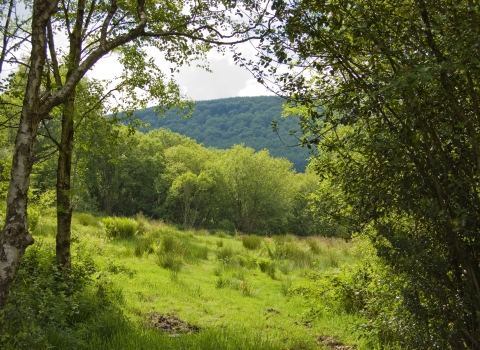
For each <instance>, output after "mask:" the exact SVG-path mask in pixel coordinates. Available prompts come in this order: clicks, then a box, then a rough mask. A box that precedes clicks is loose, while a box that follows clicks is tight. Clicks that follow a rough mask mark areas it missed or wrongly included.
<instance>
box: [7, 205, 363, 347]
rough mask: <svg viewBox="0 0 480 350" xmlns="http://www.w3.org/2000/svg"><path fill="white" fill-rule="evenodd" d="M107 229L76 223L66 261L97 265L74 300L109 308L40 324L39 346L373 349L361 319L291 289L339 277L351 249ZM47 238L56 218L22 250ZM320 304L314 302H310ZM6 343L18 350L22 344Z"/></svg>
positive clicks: (48, 218) (290, 239) (151, 228)
mask: <svg viewBox="0 0 480 350" xmlns="http://www.w3.org/2000/svg"><path fill="white" fill-rule="evenodd" d="M109 225H111V223H109V222H108V221H105V219H104V220H103V222H102V219H101V218H100V217H95V216H92V215H90V214H78V215H76V216H75V218H74V226H73V242H74V243H73V251H74V257H73V261H74V264H75V263H79V264H81V261H85V260H86V259H87V260H91V261H93V263H94V265H95V266H96V268H95V270H94V272H92V274H93V275H92V276H90V277H91V279H92V280H93V281H94V282H91V283H90V284H91V285H93V284H95V287H91V288H94V289H95V292H94V293H93V292H92V293H93V294H92V295H94V296H93V297H92V296H90V297H84V298H83V299H80V300H90V299H89V298H91V300H92V301H91V303H92V305H95V301H94V300H96V299H98V300H103V299H102V298H103V297H104V296H103V295H100V297H99V296H98V295H99V293H100V294H101V293H104V294H105V293H106V294H108V298H106V297H105V298H106V299H105V300H108V303H111V304H112V307H110V308H108V309H106V311H105V312H100V313H96V314H95V315H94V316H88V317H87V316H82V317H83V318H82V317H80V316H78V314H80V315H83V314H86V313H85V312H82V311H79V312H77V316H75V315H74V316H72V318H70V319H69V321H68V322H67V323H68V325H69V326H68V327H70V329H72V331H69V332H66V331H65V332H63V331H62V329H63V328H62V327H60V326H52V327H50V326H48V324H47V326H46V327H42V328H43V329H42V330H41V331H40V330H39V331H38V334H42V337H43V340H44V342H43V343H39V344H49V346H50V347H49V348H57V349H72V348H86V349H353V348H355V349H372V343H371V342H370V343H368V342H367V341H366V339H364V338H360V337H359V335H360V334H359V333H358V331H357V330H356V329H357V327H356V326H358V324H360V323H361V322H363V321H364V320H363V319H362V318H361V317H360V316H359V315H357V314H355V313H346V312H333V311H329V310H328V308H329V306H328V305H325V307H324V308H323V307H322V305H316V307H315V308H312V305H311V301H312V298H311V296H310V297H309V298H307V296H306V295H303V293H302V288H298V287H299V286H300V287H301V286H303V285H305V284H307V283H309V281H310V279H309V278H308V276H309V275H310V274H312V273H313V274H315V273H321V272H325V271H340V270H342V269H346V268H347V267H348V266H349V265H350V264H352V263H353V262H354V261H356V260H358V259H359V258H360V256H359V253H358V250H357V249H355V247H354V244H353V243H351V242H348V243H347V242H345V241H344V240H339V239H326V238H321V237H310V238H306V239H299V238H297V237H295V236H291V235H286V236H275V237H258V236H241V235H234V236H231V235H228V234H226V233H224V232H208V231H206V230H200V231H194V230H178V229H177V228H175V227H172V226H168V225H165V224H163V223H161V222H148V221H147V220H146V219H145V218H142V217H138V218H137V220H135V221H133V220H130V222H127V221H125V222H123V223H118V225H117V226H116V227H115V229H112V228H111V227H110V226H109ZM112 225H113V224H112ZM122 225H123V227H122ZM129 225H134V229H133V230H132V228H131V227H129ZM109 227H110V228H109ZM112 227H113V226H112ZM122 230H123V231H122ZM128 230H130V231H128ZM54 233H55V224H54V218H53V215H42V216H41V217H40V218H39V220H38V223H36V225H35V229H34V237H35V238H36V240H37V244H36V246H37V247H36V248H29V249H37V250H39V249H40V247H46V248H44V249H46V250H48V251H51V252H53V244H54ZM52 255H53V254H52ZM98 281H101V283H100V282H98ZM92 290H93V289H92ZM102 291H103V292H102ZM294 291H296V292H294ZM321 300H322V296H321V295H318V296H315V303H317V304H318V303H321ZM80 304H82V303H80ZM84 304H85V305H87V304H88V303H87V302H85V303H84ZM85 305H84V306H83V307H85ZM81 307H82V306H81V305H80V306H79V308H81ZM90 307H91V308H95V307H97V308H99V309H100V308H102V307H103V306H102V305H97V306H90ZM319 310H320V312H319ZM90 313H92V314H93V313H94V311H90ZM72 320H73V321H72ZM50 328H52V329H50ZM31 336H32V335H31ZM12 339H13V338H12ZM6 343H8V342H6ZM6 343H5V344H6ZM9 344H10V346H11V347H12V348H15V346H17V347H19V348H21V347H22V346H25V347H26V346H27V345H22V344H28V342H26V343H22V342H20V341H16V342H13V341H11V342H10V343H9ZM12 344H16V345H12ZM42 346H43V345H42ZM45 348H47V347H45Z"/></svg>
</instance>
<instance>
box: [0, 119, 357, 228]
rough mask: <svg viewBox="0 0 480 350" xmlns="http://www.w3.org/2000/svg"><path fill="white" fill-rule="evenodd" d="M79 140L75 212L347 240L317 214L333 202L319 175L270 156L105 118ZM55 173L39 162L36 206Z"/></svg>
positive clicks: (43, 149) (42, 144) (44, 145)
mask: <svg viewBox="0 0 480 350" xmlns="http://www.w3.org/2000/svg"><path fill="white" fill-rule="evenodd" d="M93 130H94V131H93ZM132 132H133V133H132ZM77 138H78V140H77V143H78V144H79V145H82V147H79V148H78V150H76V152H75V157H74V165H73V166H74V169H75V174H74V178H73V198H74V205H75V208H76V210H84V211H98V212H102V213H105V214H107V215H115V216H135V215H136V214H138V213H143V214H144V215H146V216H148V217H151V218H154V219H161V220H164V221H167V222H172V223H176V224H180V225H184V226H186V227H202V228H209V229H222V230H226V231H229V232H234V231H235V230H237V231H240V232H244V233H261V234H280V233H285V232H290V233H293V234H297V235H312V234H321V235H324V236H345V237H346V235H347V232H346V230H345V229H344V227H343V226H342V225H339V224H337V223H336V222H334V221H332V216H331V215H330V213H328V212H327V211H325V210H324V208H323V207H322V208H321V209H320V208H319V207H317V208H314V205H313V204H314V203H317V202H318V198H319V197H321V198H327V194H325V193H324V191H325V188H323V190H322V189H319V188H318V178H317V176H316V175H315V174H314V173H313V172H312V171H307V172H306V173H296V172H295V170H294V169H293V168H292V163H290V162H289V161H288V160H286V159H282V158H273V157H271V156H270V154H269V152H268V151H267V150H261V151H259V152H255V151H254V150H253V149H252V148H248V147H245V146H243V145H235V146H233V147H232V148H230V149H227V150H219V149H215V148H206V147H204V146H203V145H201V144H198V143H197V142H196V141H195V140H192V139H190V138H188V137H186V136H182V135H180V134H177V133H173V132H171V131H169V130H165V129H156V130H152V131H150V132H148V133H142V132H139V131H132V129H131V128H128V127H125V126H122V125H115V124H113V123H112V122H111V121H109V120H107V119H103V118H99V119H98V120H97V122H96V123H94V126H92V128H91V129H90V131H89V132H79V133H78V135H77ZM51 142H52V141H51V139H50V138H48V137H43V136H40V137H39V142H38V143H37V151H38V154H39V155H43V154H47V155H48V150H49V149H51V147H49V146H48V145H49V144H51ZM5 152H6V150H5ZM5 171H8V170H7V169H5ZM5 171H4V172H5ZM55 172H56V167H55V159H54V157H50V158H46V159H42V158H41V157H39V162H38V163H37V164H36V165H35V167H34V171H33V174H34V176H33V182H32V195H31V197H32V199H33V200H34V202H33V205H35V203H37V202H38V201H43V202H44V201H45V200H46V199H45V198H47V197H49V196H50V197H52V196H54V194H53V193H52V188H53V187H54V179H55ZM3 180H6V177H4V179H3ZM3 183H4V182H2V184H3ZM322 191H323V192H322ZM327 192H328V195H330V194H331V192H330V191H327ZM325 203H327V202H325Z"/></svg>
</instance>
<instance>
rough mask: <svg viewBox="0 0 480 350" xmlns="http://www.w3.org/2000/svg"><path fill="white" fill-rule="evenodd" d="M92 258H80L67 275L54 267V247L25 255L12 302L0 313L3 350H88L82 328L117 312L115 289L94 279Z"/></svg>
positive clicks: (41, 246) (42, 247) (46, 246)
mask: <svg viewBox="0 0 480 350" xmlns="http://www.w3.org/2000/svg"><path fill="white" fill-rule="evenodd" d="M95 272H96V269H95V267H94V265H93V262H92V259H91V257H89V256H88V255H87V254H85V253H84V254H82V255H79V256H76V257H75V264H74V265H73V266H72V268H71V269H70V270H68V271H64V270H62V269H61V268H60V267H59V266H58V265H57V264H56V262H55V255H54V246H53V245H52V244H49V243H43V242H42V241H39V242H37V244H35V246H34V247H32V248H30V249H29V250H28V251H27V253H26V254H25V257H24V260H23V262H22V267H21V268H20V270H19V272H18V274H17V277H16V279H15V282H14V284H13V285H12V289H11V298H10V299H9V302H8V303H7V305H6V307H5V309H4V310H2V312H1V313H0V325H1V326H2V335H1V336H0V345H1V346H2V348H4V349H9V348H11V349H33V348H36V349H39V348H48V347H51V346H61V345H60V344H64V346H67V347H69V348H73V347H83V346H84V345H85V341H86V340H87V339H85V338H83V337H82V335H81V332H78V330H79V329H81V328H83V327H89V326H91V324H92V322H94V320H95V319H96V318H97V317H99V315H102V314H105V313H107V314H110V313H111V312H112V310H113V307H112V302H113V301H114V300H115V299H113V298H112V296H113V294H112V292H113V291H112V289H111V286H109V285H108V284H106V283H105V281H104V280H103V279H102V280H98V279H97V278H95V279H93V275H94V273H95Z"/></svg>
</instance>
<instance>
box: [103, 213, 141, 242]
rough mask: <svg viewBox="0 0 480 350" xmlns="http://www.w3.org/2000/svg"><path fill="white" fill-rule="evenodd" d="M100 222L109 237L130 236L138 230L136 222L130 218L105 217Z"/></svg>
mask: <svg viewBox="0 0 480 350" xmlns="http://www.w3.org/2000/svg"><path fill="white" fill-rule="evenodd" d="M102 224H103V226H104V227H105V232H106V233H107V235H108V236H109V237H115V238H117V237H120V238H127V237H132V236H133V235H135V233H136V232H137V230H138V223H137V222H136V221H135V220H133V219H130V218H124V217H106V218H103V219H102Z"/></svg>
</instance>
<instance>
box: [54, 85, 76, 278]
mask: <svg viewBox="0 0 480 350" xmlns="http://www.w3.org/2000/svg"><path fill="white" fill-rule="evenodd" d="M74 108H75V93H73V94H72V95H71V96H70V98H69V99H68V100H67V102H65V104H64V112H63V117H62V138H61V140H60V144H59V155H58V168H57V237H56V257H57V262H58V263H59V264H60V266H62V267H63V268H66V269H68V268H70V264H71V261H70V256H71V254H70V237H71V232H72V231H71V226H72V212H73V207H72V192H71V169H72V156H73V136H74V127H73V116H74Z"/></svg>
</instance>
